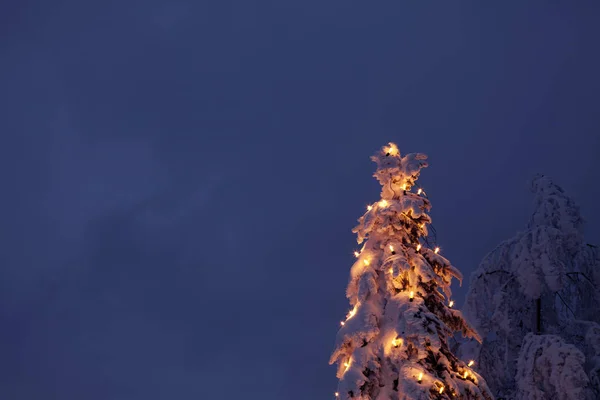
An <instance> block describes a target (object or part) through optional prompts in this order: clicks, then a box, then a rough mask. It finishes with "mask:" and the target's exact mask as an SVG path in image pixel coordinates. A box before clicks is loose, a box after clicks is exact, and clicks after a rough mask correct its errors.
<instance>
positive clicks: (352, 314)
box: [346, 303, 358, 321]
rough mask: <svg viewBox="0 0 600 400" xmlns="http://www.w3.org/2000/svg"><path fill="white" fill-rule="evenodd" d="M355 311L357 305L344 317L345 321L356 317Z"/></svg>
mask: <svg viewBox="0 0 600 400" xmlns="http://www.w3.org/2000/svg"><path fill="white" fill-rule="evenodd" d="M357 310H358V303H357V304H356V305H355V306H354V308H353V309H352V310H350V311H349V312H348V315H346V321H348V320H349V319H350V318H352V317H354V316H355V315H356V311H357Z"/></svg>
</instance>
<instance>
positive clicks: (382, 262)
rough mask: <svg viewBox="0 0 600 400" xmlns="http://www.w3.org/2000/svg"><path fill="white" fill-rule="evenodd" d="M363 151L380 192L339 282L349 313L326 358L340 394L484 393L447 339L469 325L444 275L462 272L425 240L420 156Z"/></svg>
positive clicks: (374, 398) (409, 397)
mask: <svg viewBox="0 0 600 400" xmlns="http://www.w3.org/2000/svg"><path fill="white" fill-rule="evenodd" d="M371 159H372V160H373V161H374V162H375V163H377V170H376V172H375V174H374V177H375V178H377V180H378V181H379V183H380V184H381V186H382V190H381V199H380V200H379V201H378V202H376V203H374V204H372V205H369V206H368V207H367V212H366V213H365V214H364V215H363V216H362V217H361V218H360V219H359V220H358V221H359V224H358V226H356V227H355V228H354V230H353V232H354V233H356V234H357V236H358V243H359V244H361V243H363V242H365V243H364V245H363V247H362V250H361V251H360V252H358V251H357V252H356V253H355V256H356V257H357V261H356V263H355V264H354V265H353V266H352V269H351V274H350V280H349V284H348V289H347V293H346V294H347V297H348V299H349V300H350V306H351V311H350V312H349V313H348V315H347V317H346V320H345V321H343V322H342V323H341V325H342V326H341V328H340V331H339V332H338V335H337V340H336V346H335V350H334V352H333V354H332V356H331V359H330V363H331V364H333V363H337V364H338V371H337V376H338V378H339V379H340V382H339V387H338V391H337V392H336V397H338V398H340V399H360V400H388V399H404V400H417V399H492V398H493V397H492V395H491V393H490V391H489V389H488V388H487V385H486V383H485V381H484V380H483V378H482V377H481V376H479V374H477V372H475V371H474V369H473V368H472V365H469V364H467V363H465V362H464V361H462V360H459V359H458V358H457V357H456V356H455V355H454V354H453V353H452V352H451V350H450V348H449V345H448V338H449V336H450V335H452V334H453V333H454V332H457V331H460V332H462V334H463V335H464V336H466V337H472V338H475V339H477V340H479V336H478V335H477V333H476V332H475V331H474V330H473V328H471V327H470V326H469V325H468V324H467V322H466V321H465V320H464V319H463V317H462V315H461V313H460V312H459V311H458V310H455V309H453V308H452V304H453V302H452V300H451V291H450V283H451V280H452V278H453V277H454V278H457V279H458V280H461V279H462V275H461V273H460V271H458V270H457V269H456V268H455V267H454V266H452V265H451V264H450V262H449V261H448V260H447V259H446V258H444V257H442V256H441V255H440V254H439V248H435V249H431V248H428V246H427V245H426V242H425V238H426V236H427V234H428V225H429V224H430V223H431V219H430V217H429V215H428V214H427V213H428V211H429V209H430V207H431V205H430V202H429V200H427V198H426V197H425V196H424V193H423V192H422V190H420V189H419V190H413V187H414V186H415V182H416V180H417V179H418V177H419V174H420V171H421V169H422V168H424V167H427V162H426V160H427V156H426V155H424V154H417V153H412V154H407V155H405V156H401V154H400V152H399V150H398V147H397V146H396V145H395V144H393V143H390V144H389V146H385V147H383V148H382V149H381V150H380V151H378V152H377V153H376V154H375V155H374V156H373V157H371Z"/></svg>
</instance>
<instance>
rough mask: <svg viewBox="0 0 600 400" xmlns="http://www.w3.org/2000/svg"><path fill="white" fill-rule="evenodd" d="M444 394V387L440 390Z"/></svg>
mask: <svg viewBox="0 0 600 400" xmlns="http://www.w3.org/2000/svg"><path fill="white" fill-rule="evenodd" d="M442 393H444V387H443V386H442V387H441V388H440V394H442Z"/></svg>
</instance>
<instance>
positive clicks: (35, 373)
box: [0, 0, 600, 400]
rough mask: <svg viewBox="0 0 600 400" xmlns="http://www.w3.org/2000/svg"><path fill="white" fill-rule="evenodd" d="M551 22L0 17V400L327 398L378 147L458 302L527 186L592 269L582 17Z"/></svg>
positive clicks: (284, 11) (48, 5) (343, 5)
mask: <svg viewBox="0 0 600 400" xmlns="http://www.w3.org/2000/svg"><path fill="white" fill-rule="evenodd" d="M457 3H459V4H457ZM548 3H549V2H543V1H530V2H521V1H514V2H479V1H463V2H448V1H444V2H434V3H424V2H414V1H410V2H409V1H397V0H396V1H379V2H364V1H362V2H358V1H314V0H307V1H302V2H290V1H285V0H284V1H281V0H279V1H274V0H273V1H270V2H266V1H239V0H238V1H225V0H223V1H218V2H216V1H215V2H212V4H209V3H208V2H199V1H159V0H145V1H141V0H137V1H129V0H119V1H106V0H103V1H81V0H70V1H68V0H63V1H60V0H58V1H42V0H28V1H23V0H20V1H17V0H9V1H3V2H2V3H1V4H0V133H1V135H2V136H1V138H2V142H1V143H0V163H1V166H2V168H1V169H0V171H1V172H0V174H1V175H0V179H1V180H0V182H2V186H3V188H2V189H3V190H2V193H3V196H2V197H1V199H0V204H1V206H2V211H3V212H2V220H1V221H0V226H1V228H0V233H1V239H2V246H0V262H1V268H0V397H1V398H6V399H11V400H32V399H44V400H50V399H60V400H71V399H73V400H79V399H86V400H101V399H110V400H138V399H140V400H141V399H144V400H157V399H168V400H171V399H181V400H184V399H204V398H206V399H239V398H241V397H243V398H245V399H261V400H275V399H277V400H281V399H286V400H288V399H289V400H296V399H297V400H300V399H327V398H330V396H331V394H332V393H333V391H334V390H335V387H336V382H337V381H336V379H335V371H334V369H333V368H332V367H329V366H328V365H327V361H328V358H329V355H330V352H331V350H332V345H333V341H334V338H335V334H336V331H337V328H338V321H339V320H340V319H341V318H342V317H343V316H344V315H345V313H346V311H347V307H348V306H347V302H346V299H345V296H344V291H345V285H346V282H347V277H348V273H349V268H350V266H351V263H352V262H353V259H352V256H351V252H352V250H353V249H354V248H355V247H356V245H355V237H354V235H353V234H352V233H351V231H350V230H351V228H352V227H353V226H354V225H355V221H356V219H357V218H358V217H359V216H360V215H361V214H362V212H363V211H364V206H365V204H367V203H368V202H372V201H375V200H377V199H378V196H379V189H378V184H377V183H376V181H375V180H374V179H373V178H371V174H372V172H373V169H374V164H372V163H371V162H370V161H369V156H370V155H371V154H372V153H373V152H374V151H375V150H376V149H377V148H379V147H380V146H382V145H384V144H385V143H387V142H388V141H390V140H391V141H395V142H396V143H398V145H399V147H400V150H401V151H403V152H424V153H427V154H428V155H429V156H430V168H428V169H426V170H425V171H424V173H423V175H422V179H421V180H420V183H421V184H422V185H423V186H424V187H425V188H426V190H427V192H428V194H429V197H430V199H431V201H432V203H433V210H432V217H433V219H434V226H435V227H436V229H437V233H438V243H439V244H440V246H441V247H442V252H443V254H444V255H446V256H448V257H449V258H450V260H452V261H453V262H454V263H455V265H456V266H457V267H459V268H460V269H461V270H462V271H463V272H464V273H465V275H466V276H467V277H468V275H469V273H470V271H472V270H473V269H474V267H475V266H476V265H477V263H478V262H479V260H481V258H482V257H483V256H484V255H485V254H486V253H487V252H488V251H490V250H491V249H493V247H495V246H496V245H497V244H498V243H499V242H500V241H501V240H503V239H505V238H508V237H510V236H512V235H513V234H514V233H515V232H516V231H517V230H519V229H523V228H524V227H525V225H526V223H527V219H528V217H529V213H530V205H531V201H532V197H531V195H530V193H529V192H528V184H527V182H528V180H529V179H530V178H531V176H532V175H533V174H534V173H536V172H542V173H546V174H548V175H551V176H552V177H554V178H555V180H556V181H557V182H558V183H559V184H560V185H562V186H563V187H564V188H565V189H566V190H567V191H568V192H569V193H570V194H571V195H572V196H573V197H574V198H575V199H576V201H577V202H578V203H579V204H580V205H581V207H582V212H583V214H584V216H585V217H586V219H587V220H588V223H589V224H588V234H589V235H588V241H590V242H592V243H599V242H600V213H599V212H598V210H597V196H598V194H599V189H598V184H599V183H600V161H599V160H600V158H599V157H598V154H599V152H600V135H599V134H598V129H599V125H600V114H599V113H598V109H599V108H600V101H599V98H598V93H600V77H599V74H598V71H600V56H599V53H598V38H599V37H600V25H598V24H597V21H598V18H599V17H600V5H599V3H598V2H597V1H593V0H579V1H555V2H551V3H553V4H551V5H549V4H548ZM464 289H465V288H464V287H463V288H462V289H460V290H459V291H458V292H457V300H459V302H460V303H461V302H462V299H463V297H464Z"/></svg>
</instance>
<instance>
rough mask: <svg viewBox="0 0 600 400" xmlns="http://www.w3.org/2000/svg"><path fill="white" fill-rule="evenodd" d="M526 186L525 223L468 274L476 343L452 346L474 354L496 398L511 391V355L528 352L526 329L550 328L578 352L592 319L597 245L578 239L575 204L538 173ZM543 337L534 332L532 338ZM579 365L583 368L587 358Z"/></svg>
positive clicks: (514, 359) (595, 317)
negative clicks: (528, 207) (529, 202)
mask: <svg viewBox="0 0 600 400" xmlns="http://www.w3.org/2000/svg"><path fill="white" fill-rule="evenodd" d="M532 191H533V192H534V193H535V211H534V213H533V215H532V217H531V219H530V221H529V225H528V227H527V230H526V231H524V232H520V233H518V234H517V235H516V236H515V237H513V238H512V239H510V240H507V241H505V242H503V243H502V244H500V245H499V246H498V247H497V248H496V249H495V250H493V251H492V252H491V253H489V254H488V255H487V256H486V257H485V258H484V259H483V261H482V262H481V264H480V265H479V268H478V269H477V270H476V271H475V272H474V273H473V274H472V276H471V285H470V287H469V292H468V294H467V298H466V303H465V307H464V311H465V314H466V316H467V317H468V319H469V320H470V321H471V322H472V323H473V324H474V325H475V327H476V328H477V329H478V330H479V332H480V333H481V335H482V337H483V344H482V345H481V346H479V345H477V344H476V343H474V342H471V343H467V344H464V345H463V346H462V347H461V351H460V352H459V354H460V355H462V356H468V357H473V358H474V359H476V360H477V361H478V365H479V371H480V373H481V374H482V375H483V376H484V377H485V378H486V380H487V383H488V385H489V386H490V388H491V389H492V391H493V392H494V394H496V396H498V397H499V398H500V397H502V398H514V397H513V396H515V392H516V390H517V386H518V385H520V383H519V382H517V381H516V379H519V377H523V376H524V374H525V371H519V374H518V376H517V363H518V360H519V358H520V357H526V358H527V357H531V355H530V354H529V353H528V352H527V351H525V349H524V348H523V346H525V343H524V342H523V341H524V339H525V337H526V335H527V334H529V333H537V334H551V335H558V336H559V337H560V338H561V340H564V342H565V345H566V344H571V345H575V346H576V347H577V348H578V349H579V350H581V351H582V352H583V354H584V355H588V354H589V355H590V356H592V355H593V354H595V353H594V351H593V350H592V347H591V346H589V345H587V344H586V340H585V336H586V332H588V331H590V332H593V331H594V329H596V327H598V325H597V324H596V322H598V321H599V320H600V313H598V312H597V310H598V306H599V304H600V303H599V301H600V297H599V292H598V289H597V287H598V284H600V258H599V257H598V252H597V251H596V248H594V247H593V246H589V245H587V244H585V243H584V240H583V219H582V218H581V216H580V213H579V208H578V207H577V205H575V203H574V202H573V200H572V199H570V198H569V197H568V196H567V195H566V194H565V193H564V191H563V190H562V189H561V188H560V187H559V186H557V185H556V184H554V183H553V182H552V180H551V179H549V178H547V177H544V176H542V175H538V176H536V177H535V178H534V179H533V181H532ZM592 336H593V335H592ZM536 340H537V339H536ZM550 340H551V339H543V338H540V339H539V343H549V341H550ZM530 342H531V340H530ZM528 343H529V342H528ZM536 343H538V342H536ZM540 345H541V344H540ZM573 360H581V359H580V358H575V359H573ZM573 362H575V361H573ZM520 365H521V367H522V368H525V366H526V365H532V364H527V363H526V362H524V361H523V363H521V364H520ZM587 365H588V368H587V370H588V372H589V371H590V367H589V365H591V364H587ZM529 373H530V374H534V375H533V376H539V377H540V379H542V378H541V375H535V373H534V371H532V370H531V371H529ZM537 383H540V382H537ZM592 383H593V382H592ZM540 384H541V383H540ZM519 387H520V386H519ZM566 387H568V385H562V386H560V387H558V389H560V388H566ZM597 390H600V387H598V388H597ZM521 393H523V392H522V391H521ZM559 396H566V394H564V393H563V394H560V395H559ZM517 398H528V397H517ZM532 398H534V397H532ZM565 398H568V397H565Z"/></svg>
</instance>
